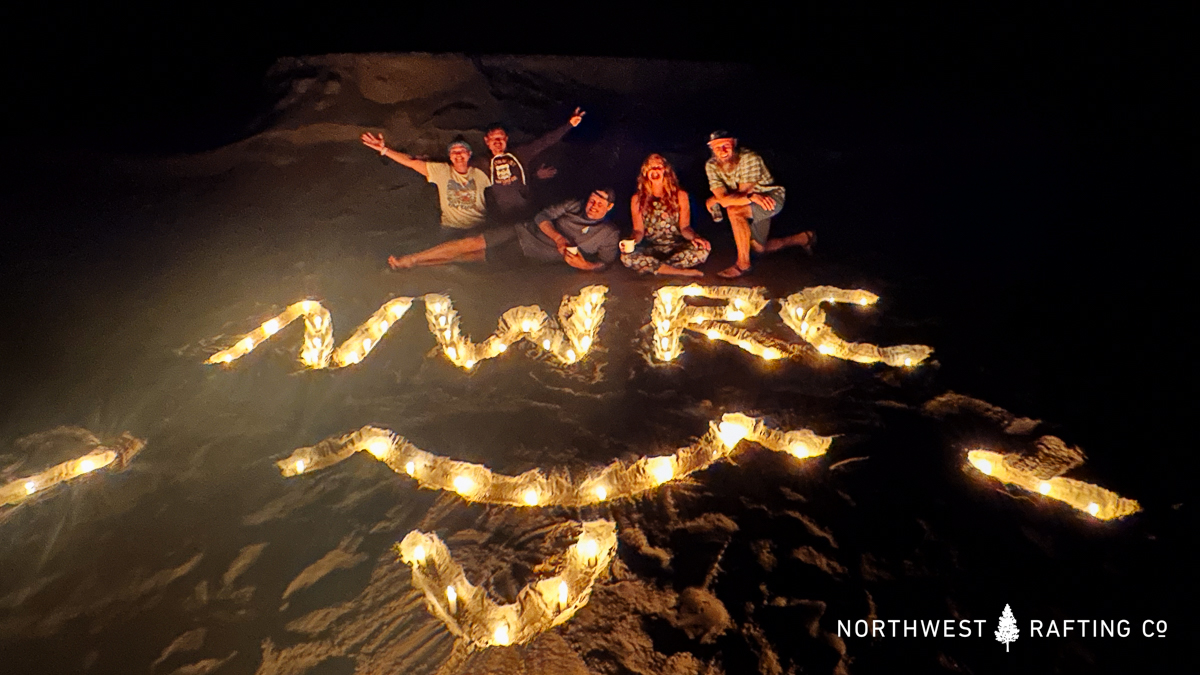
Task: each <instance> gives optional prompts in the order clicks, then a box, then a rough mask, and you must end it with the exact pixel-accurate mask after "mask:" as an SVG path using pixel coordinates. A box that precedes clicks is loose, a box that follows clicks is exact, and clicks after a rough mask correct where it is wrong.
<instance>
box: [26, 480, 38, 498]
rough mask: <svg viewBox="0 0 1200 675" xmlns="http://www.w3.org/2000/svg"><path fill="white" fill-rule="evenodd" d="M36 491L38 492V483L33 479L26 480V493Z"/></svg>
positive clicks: (29, 493)
mask: <svg viewBox="0 0 1200 675" xmlns="http://www.w3.org/2000/svg"><path fill="white" fill-rule="evenodd" d="M35 492H37V483H34V482H33V481H31V480H30V481H25V494H27V495H31V494H33V493H35Z"/></svg>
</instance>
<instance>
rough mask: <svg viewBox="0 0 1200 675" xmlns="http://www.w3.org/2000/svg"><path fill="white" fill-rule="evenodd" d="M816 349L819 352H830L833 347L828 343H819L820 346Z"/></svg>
mask: <svg viewBox="0 0 1200 675" xmlns="http://www.w3.org/2000/svg"><path fill="white" fill-rule="evenodd" d="M817 351H819V352H821V353H822V354H832V353H833V347H830V346H829V345H821V346H820V347H817Z"/></svg>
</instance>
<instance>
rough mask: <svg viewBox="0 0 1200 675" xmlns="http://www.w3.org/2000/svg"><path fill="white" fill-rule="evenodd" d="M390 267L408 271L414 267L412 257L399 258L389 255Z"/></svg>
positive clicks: (403, 256)
mask: <svg viewBox="0 0 1200 675" xmlns="http://www.w3.org/2000/svg"><path fill="white" fill-rule="evenodd" d="M388 266H389V267H391V268H392V269H394V270H404V269H408V268H410V267H412V266H413V260H412V256H407V255H402V256H400V257H399V258H397V257H396V256H394V255H389V256H388Z"/></svg>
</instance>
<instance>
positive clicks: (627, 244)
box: [620, 239, 637, 253]
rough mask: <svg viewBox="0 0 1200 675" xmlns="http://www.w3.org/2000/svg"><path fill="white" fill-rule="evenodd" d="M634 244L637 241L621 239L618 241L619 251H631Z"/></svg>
mask: <svg viewBox="0 0 1200 675" xmlns="http://www.w3.org/2000/svg"><path fill="white" fill-rule="evenodd" d="M636 245H637V242H635V241H634V240H632V239H622V240H621V243H620V246H621V253H633V247H634V246H636Z"/></svg>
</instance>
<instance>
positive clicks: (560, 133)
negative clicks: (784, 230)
mask: <svg viewBox="0 0 1200 675" xmlns="http://www.w3.org/2000/svg"><path fill="white" fill-rule="evenodd" d="M584 114H585V113H584V111H583V110H582V109H579V108H576V109H575V112H574V113H573V114H572V115H571V118H570V120H569V121H568V122H567V123H566V124H564V125H562V126H561V127H559V128H557V129H554V130H553V131H551V132H550V133H548V134H546V135H545V136H542V137H541V138H539V139H537V140H536V141H534V142H532V143H529V144H528V145H525V146H522V147H519V148H514V149H512V150H511V151H510V150H509V148H508V133H507V132H506V131H505V129H504V128H503V127H502V126H498V125H497V126H493V127H491V128H489V129H487V131H486V133H485V134H484V138H483V141H484V144H485V145H486V146H487V149H488V151H489V152H490V153H491V155H492V156H491V159H490V160H488V161H487V162H473V161H472V160H473V153H472V150H471V146H470V145H469V144H468V143H467V142H466V141H464V140H456V141H454V142H452V143H451V144H450V145H449V147H448V148H447V150H448V154H449V158H450V161H449V163H445V162H432V161H426V160H423V159H418V158H416V157H412V156H410V155H407V154H405V153H403V152H400V151H398V150H395V149H393V148H389V147H388V146H387V144H386V143H385V141H384V138H383V135H382V134H378V135H376V134H371V133H365V134H363V135H362V142H363V144H364V145H366V146H367V147H369V148H371V149H372V150H374V151H376V152H378V153H379V154H380V155H381V156H383V157H387V158H388V159H391V160H394V161H396V162H398V163H400V164H402V165H404V166H406V167H408V168H410V169H412V170H413V171H416V172H417V173H419V174H421V175H422V176H425V178H426V180H428V181H429V182H430V183H433V184H434V185H436V186H437V190H438V199H439V202H440V205H441V224H442V226H443V228H450V229H452V230H456V231H464V232H469V231H472V230H474V231H476V232H478V234H471V235H469V236H466V237H462V238H458V239H451V240H449V241H446V242H443V243H441V244H438V245H437V246H434V247H432V248H429V249H426V250H424V251H420V252H417V253H411V254H409V255H404V256H398V257H397V256H390V257H389V258H388V264H389V265H390V266H391V267H392V269H404V268H409V267H419V266H427V265H444V264H447V263H454V262H483V261H486V260H493V259H498V258H502V257H505V256H506V255H519V256H522V257H524V258H527V259H532V260H537V261H542V262H557V261H562V262H565V263H566V264H568V265H570V266H571V267H574V268H576V269H579V270H584V271H599V270H603V269H606V268H608V267H609V266H610V265H612V264H613V263H615V262H616V261H617V260H618V259H619V260H620V261H621V262H622V264H624V265H625V266H626V267H628V268H630V269H633V270H635V271H637V272H639V273H641V274H669V275H678V276H693V277H699V276H703V272H701V271H700V270H699V269H696V268H697V267H698V266H700V265H701V264H703V263H704V262H705V261H706V260H707V259H708V255H709V253H710V251H711V250H712V244H710V243H709V242H708V241H707V240H706V239H704V238H703V237H701V236H700V235H698V234H696V232H695V230H693V229H692V215H691V206H690V201H689V199H688V194H687V192H685V191H684V190H683V189H682V188H680V187H679V179H678V177H677V176H676V175H675V170H674V169H673V168H672V167H671V164H670V163H669V162H668V161H667V160H666V158H664V157H663V156H662V155H660V154H657V153H654V154H651V155H650V156H649V157H647V158H646V160H645V161H644V162H642V168H641V172H640V173H639V175H638V179H637V192H636V193H635V194H634V195H633V197H632V198H631V199H630V204H629V208H630V211H631V215H632V220H633V236H632V237H631V238H628V239H624V240H622V239H621V236H620V228H619V227H618V226H617V225H615V224H613V223H612V222H611V221H610V220H609V218H608V216H609V213H610V212H611V211H612V209H613V207H614V206H615V205H616V202H617V194H616V191H615V190H613V189H612V188H607V187H601V188H597V189H595V190H593V191H592V192H591V193H590V194H589V195H588V196H587V198H586V199H572V200H567V201H565V202H562V203H559V204H554V205H552V206H547V207H545V208H543V209H541V210H539V211H536V212H535V211H534V205H533V204H532V199H531V192H530V184H529V182H528V178H529V175H528V173H527V170H526V169H527V167H530V166H532V165H533V163H534V162H535V161H536V160H537V158H538V157H539V156H540V155H541V154H542V153H543V152H544V151H545V150H547V149H548V148H550V147H551V146H553V145H554V144H555V143H558V142H559V141H561V140H562V139H563V137H565V136H566V134H567V132H569V131H570V130H571V129H572V128H573V127H576V126H578V125H579V123H580V122H581V121H582V120H583V116H584ZM708 147H709V150H710V151H711V153H712V156H711V157H710V158H709V160H708V162H707V163H706V164H705V165H704V169H705V173H706V174H707V175H708V185H709V189H710V190H711V192H712V196H711V197H709V198H708V200H707V201H706V202H705V206H706V207H707V209H708V212H709V214H710V215H711V216H712V219H713V221H714V222H721V221H722V220H724V219H725V217H726V216H728V218H729V225H730V228H731V229H732V231H733V241H734V244H735V245H736V247H737V261H736V262H735V263H734V264H733V265H731V266H730V267H728V268H726V269H724V270H721V271H720V272H717V276H720V277H723V278H734V277H740V276H742V275H744V274H747V273H749V272H750V270H751V260H750V253H751V251H754V252H755V253H766V252H771V251H777V250H779V249H781V248H786V247H789V246H802V247H804V249H805V250H807V251H808V252H810V253H811V252H812V246H813V243H814V242H815V241H816V235H815V234H814V233H813V232H812V231H805V232H800V233H798V234H795V235H792V236H789V237H778V238H775V239H771V238H769V234H770V228H771V218H773V217H774V216H776V215H778V214H779V212H780V211H781V210H783V203H784V195H785V192H784V188H783V186H780V185H776V184H775V181H774V178H772V176H771V172H770V171H768V170H767V167H766V164H764V163H763V160H762V157H760V156H759V155H758V154H757V153H755V152H753V151H752V150H748V149H746V148H739V147H738V145H737V139H736V138H734V137H733V135H732V134H730V133H728V132H726V131H714V132H712V133H711V134H709V137H708ZM554 174H555V169H554V168H553V167H549V166H546V165H544V164H543V165H540V166H539V167H538V168H537V169H536V170H535V171H534V172H533V175H534V176H536V177H537V178H539V179H547V178H550V177H552V176H553V175H554ZM486 190H490V191H491V193H490V194H491V205H490V206H489V205H488V200H487V199H486V198H485V197H486V194H487V193H486V192H485V191H486ZM485 223H491V225H492V226H491V227H487V228H486V229H485V227H484V226H485Z"/></svg>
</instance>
